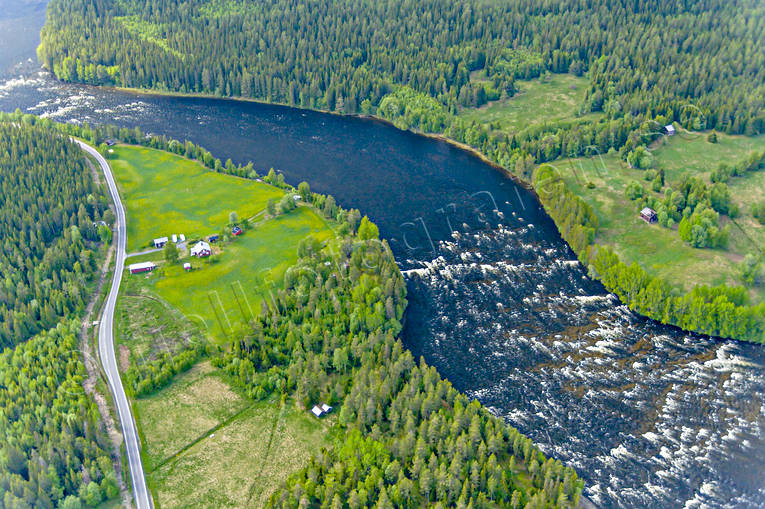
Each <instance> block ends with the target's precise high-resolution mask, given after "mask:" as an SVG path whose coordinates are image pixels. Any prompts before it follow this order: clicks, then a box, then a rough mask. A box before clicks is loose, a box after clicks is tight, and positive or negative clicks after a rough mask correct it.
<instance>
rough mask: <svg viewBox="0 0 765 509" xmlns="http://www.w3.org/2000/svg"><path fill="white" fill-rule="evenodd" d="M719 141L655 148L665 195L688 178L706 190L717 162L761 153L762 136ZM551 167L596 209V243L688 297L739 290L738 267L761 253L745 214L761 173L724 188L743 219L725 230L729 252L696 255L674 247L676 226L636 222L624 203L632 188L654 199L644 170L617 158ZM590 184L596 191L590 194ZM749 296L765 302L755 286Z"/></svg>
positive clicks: (764, 230) (761, 185)
mask: <svg viewBox="0 0 765 509" xmlns="http://www.w3.org/2000/svg"><path fill="white" fill-rule="evenodd" d="M718 137H719V138H720V139H721V140H722V142H721V143H718V144H711V143H709V142H707V141H706V136H700V137H696V138H690V139H685V138H683V137H682V136H679V135H678V136H675V137H673V138H671V139H668V140H666V141H665V142H663V143H662V144H660V145H657V146H656V147H655V148H654V150H653V155H654V161H655V167H657V168H658V167H662V168H664V169H665V171H666V185H668V186H670V187H671V186H672V185H673V184H674V183H675V182H677V181H678V180H679V179H680V177H681V175H682V174H683V173H684V172H686V171H687V172H690V173H691V174H694V175H696V176H700V177H701V178H703V179H704V180H705V181H706V182H707V183H709V172H710V171H711V170H712V169H714V168H715V167H716V166H717V165H718V164H719V163H720V162H723V161H727V162H729V163H732V162H735V161H738V160H739V159H741V158H743V157H746V156H747V155H748V154H749V152H750V151H751V150H755V149H762V148H763V147H765V136H760V137H757V138H746V137H743V136H725V135H719V136H718ZM553 166H554V167H555V168H557V169H558V173H559V174H560V175H561V176H562V177H563V178H564V180H565V181H566V183H567V184H568V186H569V187H570V189H571V190H572V191H573V192H575V193H576V194H577V195H579V196H581V197H582V198H583V199H584V200H585V201H586V202H587V203H589V204H590V205H592V207H593V208H594V209H595V212H596V214H597V216H598V222H599V225H600V228H599V232H598V236H597V238H596V242H597V243H599V244H602V245H607V246H610V247H612V248H613V249H614V250H615V251H616V252H617V253H618V254H619V256H620V258H621V259H622V260H623V261H624V262H625V263H628V264H629V263H632V262H637V263H638V264H639V265H640V266H642V267H643V268H644V269H645V270H647V271H648V272H649V273H650V274H652V275H655V276H659V277H661V278H663V279H665V280H666V281H668V282H670V283H671V284H673V285H675V286H677V287H679V288H682V289H684V290H686V291H688V290H690V289H691V288H693V286H695V285H697V284H707V285H719V284H727V285H740V282H739V280H738V277H737V276H738V264H739V263H740V262H741V260H742V259H743V257H744V255H746V254H747V253H749V252H754V251H756V250H757V249H762V248H763V246H764V245H765V244H763V240H765V226H762V225H760V224H759V223H757V221H756V220H754V218H753V217H752V215H751V210H750V208H751V203H752V202H753V200H755V199H757V197H758V196H759V197H760V198H759V199H761V197H762V196H763V195H765V174H764V173H762V172H760V173H750V174H748V175H746V176H743V177H734V178H732V179H731V180H730V181H729V182H728V185H729V186H730V189H731V193H732V195H733V197H734V201H736V202H737V203H738V204H739V207H740V209H741V215H740V216H739V217H738V218H736V219H735V223H733V224H731V237H730V242H729V245H728V247H727V248H725V249H696V248H693V247H690V246H688V245H687V244H685V243H684V242H683V241H682V240H681V239H680V236H679V235H678V233H677V226H675V227H674V228H673V229H671V230H670V229H667V228H664V227H663V226H660V225H658V224H651V225H649V224H646V223H645V222H644V221H643V220H642V219H640V217H639V215H638V210H637V204H636V202H633V201H630V200H629V199H628V198H627V197H626V196H625V189H626V187H627V185H628V184H629V183H630V182H631V181H633V180H636V181H638V182H640V183H641V184H643V186H644V188H645V189H646V190H648V191H649V192H652V191H651V190H650V189H651V186H650V182H648V181H646V180H645V179H644V175H645V171H644V170H637V169H632V168H629V167H628V166H627V164H626V163H624V162H623V161H622V160H621V159H620V158H619V156H618V155H617V154H608V155H604V156H602V157H601V156H595V157H592V158H575V159H567V160H561V161H556V162H554V163H553ZM588 182H592V183H593V184H594V185H595V187H594V188H592V189H590V188H588V187H587V183H588ZM665 188H666V186H665ZM662 193H663V190H662ZM654 195H655V196H657V197H658V196H660V193H655V194H654ZM729 222H730V219H729V218H727V217H725V216H724V217H723V218H722V223H723V225H724V224H728V223H729ZM750 293H751V296H752V297H753V299H754V300H755V301H758V300H759V301H765V288H762V287H761V286H760V287H759V288H756V289H755V290H752V291H751V292H750Z"/></svg>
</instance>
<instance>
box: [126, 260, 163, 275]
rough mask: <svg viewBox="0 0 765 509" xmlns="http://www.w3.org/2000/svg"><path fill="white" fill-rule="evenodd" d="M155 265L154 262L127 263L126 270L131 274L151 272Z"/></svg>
mask: <svg viewBox="0 0 765 509" xmlns="http://www.w3.org/2000/svg"><path fill="white" fill-rule="evenodd" d="M156 268H157V265H156V264H155V263H154V262H141V263H133V264H130V265H128V270H129V271H130V273H131V274H140V273H141V272H151V271H152V270H154V269H156Z"/></svg>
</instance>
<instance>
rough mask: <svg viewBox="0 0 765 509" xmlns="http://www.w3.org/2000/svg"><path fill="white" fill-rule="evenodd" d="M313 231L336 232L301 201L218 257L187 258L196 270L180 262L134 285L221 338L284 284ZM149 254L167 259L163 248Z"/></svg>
mask: <svg viewBox="0 0 765 509" xmlns="http://www.w3.org/2000/svg"><path fill="white" fill-rule="evenodd" d="M128 223H130V219H128ZM309 235H312V236H314V237H315V238H317V239H319V240H321V241H325V240H327V239H329V238H331V237H332V236H333V232H332V230H331V229H330V228H329V227H328V226H327V223H326V222H325V221H324V219H323V218H321V217H319V216H318V215H317V214H316V213H315V212H313V210H311V209H310V208H308V207H299V208H297V209H295V210H293V211H292V212H290V213H289V214H286V215H282V216H277V217H276V218H274V219H270V220H268V221H265V222H263V223H261V224H260V225H258V226H255V227H254V228H252V229H250V230H247V232H246V233H245V234H244V235H242V236H241V237H237V238H236V240H234V241H232V242H231V243H229V244H227V245H225V246H223V248H222V250H221V252H220V253H219V254H217V255H216V256H214V257H212V258H209V259H207V260H202V261H200V260H197V259H196V258H183V259H181V262H185V261H189V262H190V263H191V264H192V267H193V268H194V270H192V271H191V272H185V271H184V270H183V267H182V265H181V263H179V264H176V265H169V266H168V265H162V266H161V268H160V269H158V270H156V271H155V272H153V273H148V274H145V275H127V276H126V277H127V278H129V279H131V280H133V281H131V282H130V283H129V284H130V285H131V286H129V288H133V287H136V288H137V292H138V293H140V294H143V295H145V296H147V297H149V296H157V297H160V298H161V299H163V300H165V301H166V302H167V303H168V304H169V305H170V306H172V307H173V308H176V309H178V310H180V311H181V312H182V313H183V314H184V315H185V316H186V317H187V318H188V319H189V320H191V321H192V322H193V323H194V325H195V326H197V327H198V328H200V329H201V330H202V331H203V333H206V335H208V336H209V337H212V338H213V339H215V340H216V341H217V342H219V343H221V342H224V341H225V339H226V338H228V337H229V336H231V335H232V334H233V333H235V332H236V331H237V330H240V328H241V327H242V326H243V325H244V324H246V323H247V322H248V321H249V320H251V319H252V318H253V317H254V316H255V315H256V314H257V313H259V312H260V309H261V303H262V301H263V299H264V298H266V297H268V295H269V292H270V291H272V290H274V289H276V288H281V287H282V286H283V283H284V273H285V271H286V270H287V268H288V267H290V266H291V265H293V264H294V263H295V262H296V261H297V258H298V256H297V245H298V243H299V242H300V240H302V239H303V238H305V237H307V236H309ZM147 258H153V259H155V260H156V261H157V262H159V263H163V262H162V261H161V260H162V253H155V254H153V255H152V256H147ZM129 260H130V262H131V263H132V259H129ZM122 300H123V297H121V298H120V301H122Z"/></svg>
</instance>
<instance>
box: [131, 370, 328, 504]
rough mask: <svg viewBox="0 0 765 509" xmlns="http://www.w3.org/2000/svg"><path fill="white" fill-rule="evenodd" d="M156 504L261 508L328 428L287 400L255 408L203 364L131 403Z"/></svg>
mask: <svg viewBox="0 0 765 509" xmlns="http://www.w3.org/2000/svg"><path fill="white" fill-rule="evenodd" d="M134 407H135V410H136V418H137V420H138V424H139V425H140V427H141V435H142V439H143V448H144V449H143V460H144V466H145V468H146V473H147V478H148V482H149V486H150V488H151V490H152V493H153V495H154V500H155V502H158V504H157V505H158V507H162V509H168V508H179V507H212V506H215V507H262V506H263V505H264V502H265V500H266V499H267V498H268V496H269V495H270V494H271V493H272V492H273V490H274V489H275V488H276V487H277V486H279V485H280V484H281V483H283V482H284V480H285V479H286V478H287V476H289V475H290V474H291V473H292V472H294V471H295V470H297V469H299V468H301V467H302V466H303V465H304V464H305V462H306V461H308V459H309V458H310V457H311V455H312V454H314V453H315V452H316V451H318V450H320V449H321V448H322V447H326V446H328V445H329V437H328V431H329V425H330V422H324V421H319V420H318V419H316V418H314V417H313V416H311V415H310V414H309V413H308V411H306V410H301V409H299V408H297V407H296V406H295V404H294V402H292V401H291V400H287V401H286V402H285V403H280V402H279V401H263V402H257V403H253V402H251V401H248V400H246V399H244V398H242V397H241V396H240V395H239V394H237V392H236V391H235V390H233V389H231V388H230V387H229V385H228V384H227V383H226V382H225V381H224V380H223V379H222V378H221V377H220V375H219V374H218V372H217V371H216V370H215V369H214V368H212V367H211V366H210V365H209V363H201V364H198V365H197V366H195V367H194V368H193V369H192V370H190V371H189V372H187V373H185V374H183V375H181V376H179V377H178V378H177V379H176V380H175V381H173V383H172V384H171V385H170V386H168V387H166V388H165V389H163V390H161V391H159V392H157V393H156V394H153V395H151V396H149V397H147V398H141V399H139V400H137V401H136V402H135V403H134Z"/></svg>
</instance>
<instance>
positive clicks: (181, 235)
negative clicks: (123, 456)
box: [178, 233, 186, 242]
mask: <svg viewBox="0 0 765 509" xmlns="http://www.w3.org/2000/svg"><path fill="white" fill-rule="evenodd" d="M178 238H179V239H181V242H186V236H185V235H184V234H182V233H181V234H180V235H178Z"/></svg>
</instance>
